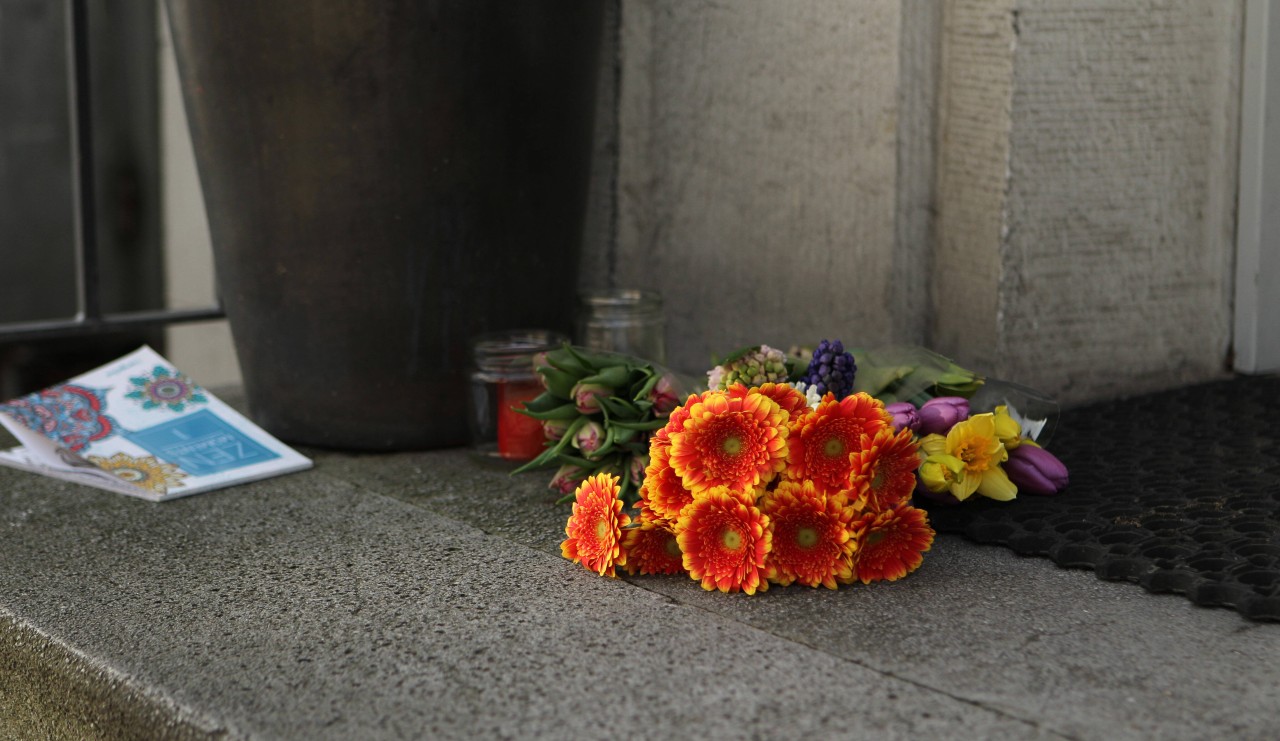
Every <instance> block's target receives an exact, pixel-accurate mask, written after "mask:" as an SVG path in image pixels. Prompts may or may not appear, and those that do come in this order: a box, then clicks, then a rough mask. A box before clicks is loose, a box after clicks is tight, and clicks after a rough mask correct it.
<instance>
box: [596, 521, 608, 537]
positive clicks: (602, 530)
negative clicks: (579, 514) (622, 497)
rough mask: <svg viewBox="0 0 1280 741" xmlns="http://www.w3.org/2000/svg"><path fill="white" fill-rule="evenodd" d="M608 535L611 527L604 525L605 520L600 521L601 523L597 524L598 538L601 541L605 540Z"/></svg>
mask: <svg viewBox="0 0 1280 741" xmlns="http://www.w3.org/2000/svg"><path fill="white" fill-rule="evenodd" d="M608 533H609V526H608V525H606V524H604V520H601V521H599V522H597V523H596V537H597V538H600V539H601V540H603V539H604V536H605V535H607V534H608Z"/></svg>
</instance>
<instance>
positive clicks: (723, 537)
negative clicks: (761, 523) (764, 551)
mask: <svg viewBox="0 0 1280 741" xmlns="http://www.w3.org/2000/svg"><path fill="white" fill-rule="evenodd" d="M720 542H721V543H722V544H724V547H725V548H728V549H729V550H731V551H736V550H738V549H739V548H741V547H742V533H740V532H738V531H737V530H734V529H733V528H727V529H725V531H724V532H722V533H720Z"/></svg>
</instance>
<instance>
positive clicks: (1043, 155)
mask: <svg viewBox="0 0 1280 741" xmlns="http://www.w3.org/2000/svg"><path fill="white" fill-rule="evenodd" d="M939 9H940V11H941V17H940V18H939V17H938V14H939ZM1241 15H1242V13H1241V3H1240V2H1238V1H1237V0H1232V1H1231V2H1206V1H1204V0H1184V1H1181V2H1178V1H1172V0H1171V1H1168V2H1164V1H1156V0H1153V1H1152V2H1146V3H1102V2H1085V1H1084V0H1052V1H1050V0H947V2H945V3H941V4H935V3H923V2H914V1H912V0H878V1H876V2H863V1H862V0H822V1H820V2H819V1H816V0H785V1H775V2H767V3H766V2H741V3H732V4H728V3H716V2H711V1H710V0H706V1H703V2H688V1H687V0H686V1H680V0H623V2H622V13H621V25H620V28H621V31H620V93H619V105H618V109H617V112H618V113H617V115H618V118H617V121H618V124H617V126H618V141H619V160H618V171H617V177H618V188H617V203H616V208H617V214H616V219H617V230H616V244H614V245H612V246H610V247H609V248H608V249H609V250H610V253H609V256H608V259H607V260H606V262H607V263H608V264H609V265H610V269H609V271H608V272H607V274H604V275H603V276H602V279H603V280H605V281H607V282H610V283H612V284H615V285H638V286H642V287H655V288H656V287H660V288H662V290H663V291H664V293H665V295H666V298H667V307H668V311H667V315H668V319H669V321H670V323H671V325H672V326H671V330H670V331H669V333H668V341H669V345H670V352H669V355H670V358H671V360H672V363H673V364H675V365H677V366H678V367H685V368H689V369H700V368H702V367H703V366H705V365H706V361H707V358H708V355H709V354H710V353H712V352H715V351H725V350H729V349H732V348H734V347H735V346H737V345H741V344H745V343H748V342H759V341H763V342H767V343H770V344H775V343H776V344H783V345H786V344H789V343H792V342H796V341H813V340H815V339H818V338H821V337H824V336H840V337H842V338H843V339H844V340H845V341H846V342H849V343H851V344H878V343H886V342H912V343H921V344H926V345H931V346H933V347H935V348H936V349H938V350H940V351H943V352H946V353H949V354H952V355H954V356H955V357H957V359H959V360H961V361H962V362H966V363H969V364H971V365H973V366H975V367H978V368H982V369H985V370H987V371H989V372H990V373H992V374H994V375H997V376H1000V377H1003V378H1007V379H1009V380H1015V381H1019V382H1022V383H1025V384H1029V385H1032V386H1036V387H1039V388H1042V389H1044V390H1046V391H1049V392H1051V393H1054V394H1056V395H1058V396H1059V397H1060V398H1062V399H1063V400H1064V401H1067V402H1079V401H1084V400H1088V399H1094V398H1103V397H1108V396H1115V395H1122V394H1126V393H1132V392H1138V391H1145V390H1151V389H1157V388H1161V387H1167V386H1172V385H1177V384H1181V383H1186V382H1190V381H1195V380H1201V379H1206V378H1211V377H1214V376H1217V375H1219V374H1221V373H1223V372H1224V369H1225V367H1226V366H1225V357H1226V354H1227V352H1228V348H1229V345H1230V324H1231V301H1230V297H1231V287H1232V286H1231V266H1232V260H1233V255H1234V244H1233V235H1234V228H1235V210H1234V209H1235V173H1236V170H1237V165H1238V155H1237V153H1236V127H1237V125H1238V112H1237V108H1238V97H1239V91H1238V79H1239V55H1240V38H1241V29H1242V18H1241ZM935 215H936V221H935Z"/></svg>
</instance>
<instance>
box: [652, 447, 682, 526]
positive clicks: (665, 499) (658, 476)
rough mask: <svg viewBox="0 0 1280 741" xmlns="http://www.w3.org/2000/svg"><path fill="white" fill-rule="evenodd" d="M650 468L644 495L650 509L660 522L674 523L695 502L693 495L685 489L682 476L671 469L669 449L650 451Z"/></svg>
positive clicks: (655, 448) (661, 448) (662, 448)
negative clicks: (683, 510)
mask: <svg viewBox="0 0 1280 741" xmlns="http://www.w3.org/2000/svg"><path fill="white" fill-rule="evenodd" d="M649 454H650V456H651V457H650V459H649V466H648V467H647V468H645V470H644V486H643V490H644V494H642V496H644V497H645V501H647V502H648V504H649V509H650V510H651V511H652V512H653V514H654V515H655V516H656V517H657V518H658V519H660V520H666V521H668V522H674V521H675V519H676V518H677V517H679V516H680V511H681V510H682V509H684V508H685V507H686V506H688V505H689V503H690V502H692V501H693V494H691V493H690V492H689V490H688V489H686V488H684V483H683V481H682V480H681V479H680V475H679V474H677V473H676V472H675V469H673V468H672V467H671V463H670V458H671V452H670V449H669V448H664V447H660V446H659V447H654V448H650V449H649Z"/></svg>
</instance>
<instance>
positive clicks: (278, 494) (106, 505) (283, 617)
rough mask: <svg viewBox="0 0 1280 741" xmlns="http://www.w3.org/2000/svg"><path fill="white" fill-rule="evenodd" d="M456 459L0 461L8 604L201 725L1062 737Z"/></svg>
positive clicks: (120, 688)
mask: <svg viewBox="0 0 1280 741" xmlns="http://www.w3.org/2000/svg"><path fill="white" fill-rule="evenodd" d="M462 456H463V454H461V453H449V454H434V455H430V456H424V457H422V458H421V459H420V460H418V461H417V462H416V463H415V462H414V460H415V459H414V458H413V457H397V458H395V459H392V460H390V461H388V460H384V459H382V458H379V457H365V458H359V459H351V460H348V461H347V462H346V463H345V464H344V465H345V466H346V467H345V468H344V469H341V475H342V476H343V477H352V478H355V479H358V480H360V481H361V482H362V483H361V485H360V486H356V485H353V484H351V483H348V482H347V481H345V480H343V479H342V478H339V477H338V474H339V472H340V471H339V467H338V466H337V465H334V466H329V465H328V462H327V459H326V458H325V457H323V456H322V457H321V459H320V461H319V466H318V467H317V469H316V470H314V471H311V472H307V473H303V474H299V475H295V476H290V477H286V478H280V479H274V480H271V481H267V482H262V483H259V484H254V485H250V486H245V487H239V488H236V489H231V490H227V491H223V492H217V493H211V494H205V495H200V496H197V497H193V498H191V499H184V500H178V501H175V502H169V503H166V504H161V505H153V504H148V503H144V502H141V501H135V500H130V499H126V498H124V497H120V496H116V495H112V494H107V493H99V492H93V491H88V490H84V489H80V488H77V487H74V486H71V485H66V484H62V483H60V482H55V481H48V480H43V479H39V478H37V477H33V476H30V475H27V474H21V473H18V472H11V471H7V470H5V471H0V529H2V530H3V532H4V537H3V538H2V539H0V609H3V610H4V611H5V612H6V613H8V614H9V615H11V616H13V618H14V620H13V622H14V624H15V625H16V626H17V628H18V629H19V630H25V631H26V632H27V633H35V632H37V631H38V632H39V633H40V634H43V636H44V639H45V640H46V641H47V642H48V643H50V644H54V645H55V646H61V647H62V648H63V649H65V653H64V654H63V655H62V656H60V657H59V656H55V655H54V654H57V652H56V651H52V653H51V651H50V649H49V648H48V647H46V649H45V650H44V652H43V655H45V656H48V657H51V658H49V659H48V660H50V661H59V660H63V659H65V656H66V654H71V655H76V656H78V657H79V660H80V661H82V662H83V663H84V664H85V666H86V667H87V670H88V671H89V673H90V674H91V675H94V676H102V677H109V678H110V682H111V683H115V682H118V683H119V684H118V685H113V686H115V687H117V689H114V690H112V691H111V692H110V693H109V694H110V696H111V697H112V698H113V700H116V701H119V702H124V703H126V704H128V703H130V702H135V701H136V702H137V703H139V704H140V705H142V706H145V707H141V708H140V709H139V710H138V712H139V713H140V714H145V713H148V712H153V711H154V710H155V709H156V708H161V709H168V710H169V711H170V712H171V713H172V716H173V717H174V718H175V719H176V720H175V722H179V721H180V722H181V723H182V724H183V725H182V727H183V728H188V727H190V728H194V729H197V730H202V731H204V732H206V733H208V734H209V735H212V736H218V735H225V736H226V737H230V738H308V739H313V738H356V737H358V738H417V737H426V736H444V737H461V736H475V735H479V736H483V737H517V736H518V737H530V736H534V737H536V736H552V737H583V738H616V737H619V736H622V735H627V734H632V733H641V732H643V733H645V734H646V735H655V736H657V735H679V736H682V737H707V736H709V737H742V736H759V737H781V736H788V737H790V736H795V735H801V734H817V735H820V736H823V737H840V736H844V737H865V736H868V735H871V734H877V735H886V736H890V737H903V738H905V737H908V736H910V737H917V736H919V735H920V734H927V735H929V736H931V737H943V738H948V737H974V736H977V737H984V738H1027V737H1032V738H1053V737H1056V735H1055V734H1054V733H1053V732H1052V731H1050V730H1048V729H1045V728H1042V727H1040V726H1038V725H1037V724H1036V723H1035V722H1033V721H1028V720H1024V719H1020V718H1015V717H1011V716H1010V715H1009V714H1008V713H1006V712H1004V711H1001V710H999V709H993V708H988V707H983V706H981V705H978V704H975V703H974V702H972V701H968V700H964V699H955V698H953V697H950V696H948V695H947V694H945V693H943V692H938V691H935V690H930V689H928V688H927V687H923V686H921V685H920V684H919V683H917V682H913V681H907V680H903V679H899V678H896V677H894V676H891V675H888V674H885V673H883V672H881V671H878V670H876V669H874V668H870V667H868V666H864V665H862V664H861V663H859V662H858V661H857V660H851V659H849V658H846V657H843V656H839V655H837V654H835V653H830V652H827V651H825V650H823V649H821V648H818V647H814V646H810V645H806V644H805V643H803V642H797V641H795V640H792V639H790V638H787V637H783V636H779V635H775V634H772V633H770V632H768V631H766V630H762V629H761V628H758V627H755V626H752V625H750V624H748V623H746V622H743V621H741V620H738V619H736V618H735V617H734V616H733V615H732V614H731V613H722V614H716V612H712V611H708V610H707V609H706V605H705V604H704V605H699V604H693V603H692V602H690V603H688V604H686V603H684V602H683V601H682V600H673V599H671V598H669V597H667V596H664V595H662V594H659V593H657V592H656V591H654V590H653V589H652V588H651V585H648V584H643V585H637V584H631V583H628V582H625V581H618V580H608V579H601V578H598V577H595V576H594V575H592V574H590V573H588V572H586V571H585V570H583V569H581V568H580V567H578V566H575V565H573V564H570V563H569V562H567V561H564V560H563V559H561V558H559V556H558V555H556V554H553V553H548V552H547V551H546V550H544V549H540V548H533V547H528V546H526V545H524V544H522V543H520V542H517V541H516V540H513V539H511V538H508V537H504V536H502V535H498V534H491V533H492V530H497V529H499V528H514V527H517V525H515V524H512V523H516V522H519V519H518V518H517V517H514V514H513V513H510V512H509V511H508V508H506V507H505V505H506V504H507V502H508V500H509V498H510V497H513V496H517V495H518V492H519V491H520V487H507V486H505V485H504V484H505V482H506V481H507V480H506V479H505V477H504V475H503V474H502V473H501V472H494V471H491V470H485V469H482V468H478V467H471V468H469V466H470V464H468V463H465V461H464V459H463V457H462ZM387 463H404V464H408V465H410V466H413V465H418V466H419V467H420V468H422V467H423V466H425V468H422V471H423V473H422V476H423V477H424V479H425V480H433V477H432V474H431V471H432V470H433V468H438V469H440V470H441V471H442V473H441V475H440V477H439V479H438V480H437V485H438V488H436V489H430V487H425V486H424V487H423V489H424V490H429V491H432V492H433V496H435V497H436V498H437V500H436V501H438V502H444V501H446V500H447V499H448V498H449V497H454V499H455V501H461V500H462V499H464V498H466V497H467V495H468V494H469V495H470V498H471V499H470V501H471V502H473V503H482V502H484V501H485V500H484V499H482V497H483V498H487V499H488V501H489V504H490V505H491V506H490V507H489V508H488V510H487V511H490V512H493V513H497V515H496V516H495V518H494V523H495V524H487V523H485V522H483V521H481V522H479V523H478V524H479V526H480V528H477V527H474V526H471V525H468V524H465V523H463V522H462V521H460V520H459V519H456V518H450V517H445V516H442V515H440V514H437V513H435V512H432V511H428V510H427V509H426V508H425V507H423V506H411V505H409V504H407V503H405V502H402V501H398V500H397V499H395V498H392V497H389V496H386V495H383V494H381V493H379V492H378V489H379V488H380V486H383V485H387V484H380V483H379V482H380V481H386V480H387V479H385V478H384V477H385V476H387V475H394V471H395V470H396V466H395V465H384V464H387ZM433 463H435V464H438V465H436V466H434V467H433V466H432V464H433ZM388 471H391V472H392V473H391V474H389V473H388ZM415 476H416V474H415ZM402 485H403V486H404V488H405V489H406V490H408V489H412V488H413V487H416V486H418V485H419V483H417V479H416V478H414V477H407V478H406V479H405V481H404V482H402ZM401 494H402V495H404V492H401ZM478 511H480V510H478ZM486 527H490V528H492V530H491V533H486V532H484V531H483V529H481V528H486ZM537 529H538V526H536V525H535V526H534V530H537ZM538 537H542V536H538ZM797 594H799V593H797ZM695 596H696V597H701V596H702V595H701V594H699V595H695ZM708 596H709V595H708ZM724 603H725V605H738V606H740V607H741V606H745V605H746V604H747V602H746V601H745V600H741V599H737V600H734V599H726V600H725V601H724ZM14 643H15V642H14V641H7V642H4V643H0V646H3V647H4V650H5V651H8V652H10V653H12V654H16V653H18V652H20V650H21V649H20V648H15V647H14ZM20 658H23V659H31V658H32V656H31V655H23V656H22V657H20ZM5 661H9V659H7V658H6V659H5ZM41 691H42V692H44V693H45V694H46V695H47V697H48V698H49V699H50V702H49V703H48V705H49V706H51V707H57V705H58V703H57V702H56V701H54V699H55V698H56V696H57V694H58V693H60V692H63V691H64V688H62V687H60V685H59V684H58V683H56V682H54V683H52V684H49V685H47V686H45V687H43V688H42V690H41ZM67 691H70V690H67ZM10 709H11V708H6V709H5V711H6V713H7V712H8V711H9V710H10ZM20 730H21V729H20ZM156 735H160V733H159V732H157V734H156Z"/></svg>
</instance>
